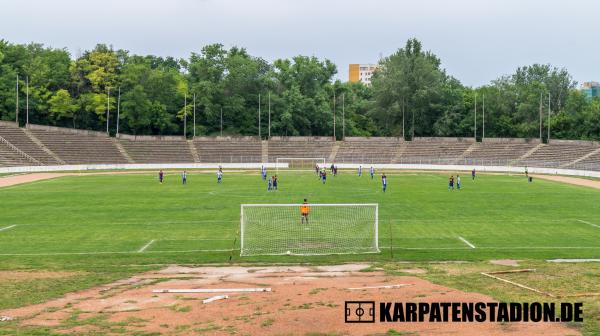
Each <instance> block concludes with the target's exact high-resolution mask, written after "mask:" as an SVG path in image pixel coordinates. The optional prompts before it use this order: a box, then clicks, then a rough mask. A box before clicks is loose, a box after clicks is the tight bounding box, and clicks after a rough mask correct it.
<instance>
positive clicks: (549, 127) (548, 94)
mask: <svg viewBox="0 0 600 336" xmlns="http://www.w3.org/2000/svg"><path fill="white" fill-rule="evenodd" d="M549 143H550V92H548V144H549Z"/></svg>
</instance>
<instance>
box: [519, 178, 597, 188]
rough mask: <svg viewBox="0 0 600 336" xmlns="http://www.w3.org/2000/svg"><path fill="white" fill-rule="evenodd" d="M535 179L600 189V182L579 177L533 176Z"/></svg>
mask: <svg viewBox="0 0 600 336" xmlns="http://www.w3.org/2000/svg"><path fill="white" fill-rule="evenodd" d="M531 176H533V177H534V178H541V179H544V180H550V181H557V182H563V183H568V184H574V185H578V186H584V187H590V188H596V189H600V181H594V180H587V179H582V178H577V177H570V176H558V175H531Z"/></svg>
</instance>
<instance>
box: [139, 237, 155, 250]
mask: <svg viewBox="0 0 600 336" xmlns="http://www.w3.org/2000/svg"><path fill="white" fill-rule="evenodd" d="M154 241H155V240H154V239H152V240H151V241H149V242H148V244H146V245H144V246H142V248H141V249H139V250H138V253H142V252H144V250H146V249H147V248H148V247H149V246H150V245H152V244H153V243H154Z"/></svg>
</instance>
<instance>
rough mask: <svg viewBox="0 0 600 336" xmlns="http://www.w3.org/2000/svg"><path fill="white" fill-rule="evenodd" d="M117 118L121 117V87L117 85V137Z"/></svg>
mask: <svg viewBox="0 0 600 336" xmlns="http://www.w3.org/2000/svg"><path fill="white" fill-rule="evenodd" d="M119 118H121V87H120V86H119V95H118V96H117V135H116V136H117V137H119Z"/></svg>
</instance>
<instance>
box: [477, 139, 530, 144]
mask: <svg viewBox="0 0 600 336" xmlns="http://www.w3.org/2000/svg"><path fill="white" fill-rule="evenodd" d="M482 142H485V143H505V144H540V143H542V142H541V141H540V139H532V138H485V139H482Z"/></svg>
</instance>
